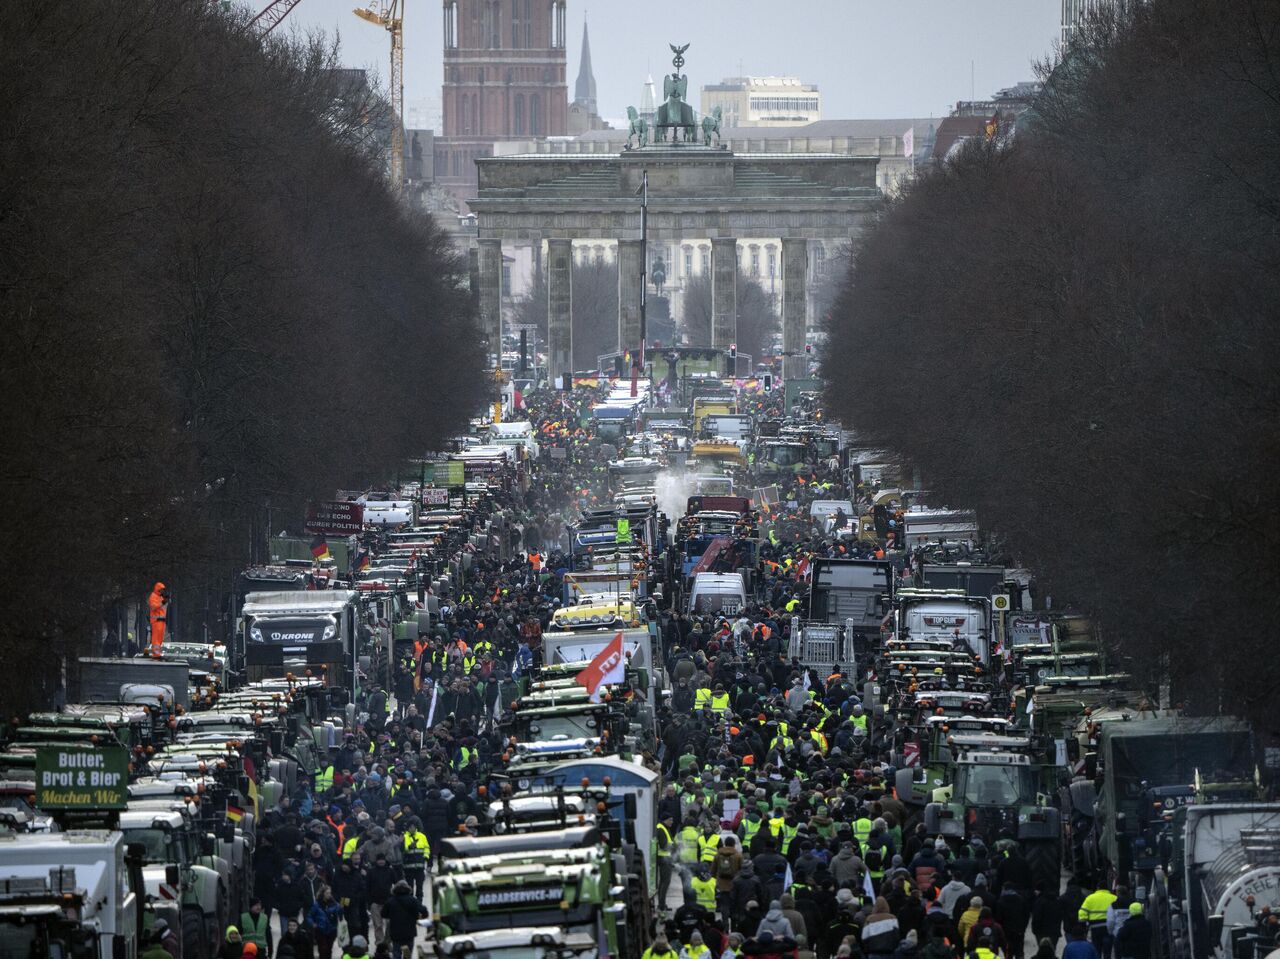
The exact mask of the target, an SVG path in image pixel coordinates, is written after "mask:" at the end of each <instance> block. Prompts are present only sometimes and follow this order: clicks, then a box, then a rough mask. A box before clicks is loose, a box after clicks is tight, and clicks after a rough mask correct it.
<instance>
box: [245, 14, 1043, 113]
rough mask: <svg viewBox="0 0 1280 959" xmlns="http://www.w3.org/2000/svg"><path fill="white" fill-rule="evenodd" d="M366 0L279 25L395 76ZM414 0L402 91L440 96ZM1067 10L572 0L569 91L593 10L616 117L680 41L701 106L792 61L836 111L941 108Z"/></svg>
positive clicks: (995, 77)
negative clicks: (311, 32) (362, 11)
mask: <svg viewBox="0 0 1280 959" xmlns="http://www.w3.org/2000/svg"><path fill="white" fill-rule="evenodd" d="M247 2H248V3H249V5H250V6H252V7H254V8H260V7H262V6H265V4H266V0H247ZM359 2H361V3H364V2H371V0H359ZM372 2H376V0H372ZM356 5H357V0H302V2H301V3H299V4H298V6H297V7H296V8H295V9H294V11H293V12H292V13H291V14H290V15H289V19H288V20H286V21H285V23H284V24H282V25H281V27H280V28H279V29H284V28H285V26H288V25H292V27H293V28H294V29H312V28H317V27H318V28H321V29H323V30H325V31H326V32H329V33H333V32H335V31H336V32H338V33H339V35H340V39H341V43H342V50H343V61H344V62H345V63H346V65H348V66H355V67H368V68H373V69H375V70H376V71H377V73H378V75H379V77H380V78H381V82H383V83H385V82H386V76H387V73H388V58H389V49H390V42H389V40H388V38H387V35H386V33H385V31H382V30H379V29H378V28H377V27H374V26H372V25H370V24H366V23H364V22H362V21H360V20H358V19H356V17H355V16H354V15H353V14H352V13H351V9H352V7H354V6H356ZM404 5H405V6H407V8H408V11H407V14H406V16H405V70H404V75H405V99H406V101H408V102H410V103H412V102H413V101H414V100H421V99H424V98H431V99H432V100H434V101H436V102H437V103H438V101H439V97H440V81H441V69H442V68H441V52H440V50H441V22H442V16H441V4H440V2H439V0H404ZM1060 10H1061V0H569V51H568V52H569V69H568V79H569V96H570V98H572V96H573V81H574V78H575V77H576V76H577V72H578V59H579V49H580V47H581V44H582V21H583V16H584V14H585V16H586V18H587V21H588V23H589V26H590V31H591V58H592V64H593V66H594V70H595V77H596V85H597V93H598V99H599V109H600V113H601V115H602V116H604V117H606V118H609V117H619V116H624V115H625V113H626V107H627V105H628V104H637V103H638V102H639V100H640V93H641V88H642V85H643V83H644V79H645V75H646V74H647V73H652V74H653V76H654V78H655V79H657V80H658V90H659V92H661V89H662V84H661V79H660V78H661V76H662V74H663V73H664V72H667V71H669V70H670V64H671V52H670V50H669V49H668V46H667V44H668V43H671V42H675V43H681V44H683V43H688V44H690V47H689V51H688V53H686V54H685V59H686V64H685V68H684V72H685V73H686V74H687V75H688V77H689V87H690V99H692V100H693V101H694V105H695V106H696V105H697V97H696V95H695V94H694V91H695V90H696V89H697V88H698V87H700V86H702V85H703V84H705V83H714V82H717V81H718V80H720V79H721V78H722V77H726V76H736V75H739V74H754V75H771V74H789V75H795V76H799V77H800V78H801V79H803V80H804V81H806V82H810V83H817V84H818V86H819V89H820V90H821V92H822V113H823V116H824V117H827V118H874V117H929V116H945V115H946V114H947V112H948V110H949V108H950V106H951V105H952V104H953V103H954V102H955V101H956V100H961V99H968V98H969V96H970V69H971V66H972V72H973V79H972V91H973V93H975V94H976V95H977V97H978V98H983V97H986V96H990V95H991V94H992V93H993V92H995V91H996V90H997V89H999V88H1001V87H1005V86H1010V85H1012V84H1013V83H1016V82H1017V81H1019V80H1029V79H1032V77H1033V73H1032V64H1033V62H1035V61H1037V60H1039V59H1041V58H1043V57H1045V56H1046V55H1048V54H1049V53H1050V52H1051V50H1052V48H1053V44H1054V41H1055V39H1056V37H1057V34H1058V26H1059V23H1058V18H1059V14H1060Z"/></svg>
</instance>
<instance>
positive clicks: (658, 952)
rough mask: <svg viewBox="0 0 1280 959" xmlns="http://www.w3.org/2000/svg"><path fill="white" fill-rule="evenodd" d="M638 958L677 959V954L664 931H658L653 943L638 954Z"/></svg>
mask: <svg viewBox="0 0 1280 959" xmlns="http://www.w3.org/2000/svg"><path fill="white" fill-rule="evenodd" d="M640 959H679V955H678V954H677V953H676V951H675V950H674V949H672V948H671V943H670V942H668V941H667V937H666V935H665V934H664V933H659V934H658V938H656V939H654V940H653V945H652V946H650V947H649V948H648V949H646V950H645V951H644V952H642V953H641V954H640Z"/></svg>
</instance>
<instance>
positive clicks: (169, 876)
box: [164, 866, 182, 888]
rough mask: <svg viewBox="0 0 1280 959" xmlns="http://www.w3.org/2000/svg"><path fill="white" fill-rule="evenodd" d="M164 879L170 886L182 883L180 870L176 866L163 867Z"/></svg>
mask: <svg viewBox="0 0 1280 959" xmlns="http://www.w3.org/2000/svg"><path fill="white" fill-rule="evenodd" d="M164 881H165V882H166V883H168V884H169V885H170V886H173V887H175V888H176V887H178V886H181V885H182V870H181V869H179V868H178V867H177V866H165V867H164Z"/></svg>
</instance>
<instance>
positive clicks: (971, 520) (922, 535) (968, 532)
mask: <svg viewBox="0 0 1280 959" xmlns="http://www.w3.org/2000/svg"><path fill="white" fill-rule="evenodd" d="M977 539H978V517H977V514H976V513H974V511H973V510H967V509H929V508H928V507H924V506H915V507H912V508H911V509H909V510H907V511H906V512H905V513H904V514H902V540H903V545H904V546H906V548H907V549H914V548H915V547H917V546H924V545H927V544H929V543H974V542H976V541H977Z"/></svg>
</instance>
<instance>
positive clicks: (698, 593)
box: [689, 573, 747, 616]
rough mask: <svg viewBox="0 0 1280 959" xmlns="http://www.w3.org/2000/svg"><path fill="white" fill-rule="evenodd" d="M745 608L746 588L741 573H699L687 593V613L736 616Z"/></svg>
mask: <svg viewBox="0 0 1280 959" xmlns="http://www.w3.org/2000/svg"><path fill="white" fill-rule="evenodd" d="M746 608H747V587H746V583H744V582H743V579H742V574H741V573H699V574H698V575H697V576H695V577H694V578H693V589H691V590H690V591H689V613H690V614H691V615H692V614H694V613H703V614H706V613H718V614H720V615H723V616H737V615H738V614H739V613H740V612H742V611H743V610H744V609H746Z"/></svg>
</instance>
